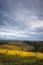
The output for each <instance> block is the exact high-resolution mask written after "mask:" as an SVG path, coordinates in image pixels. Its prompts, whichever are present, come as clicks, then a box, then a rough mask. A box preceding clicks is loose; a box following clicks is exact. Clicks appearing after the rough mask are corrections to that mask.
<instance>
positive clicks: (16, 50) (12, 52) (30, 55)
mask: <svg viewBox="0 0 43 65" xmlns="http://www.w3.org/2000/svg"><path fill="white" fill-rule="evenodd" d="M32 49H34V47H33V45H30V44H29V45H28V44H27V43H24V42H8V43H7V44H4V43H3V44H0V65H19V64H20V65H33V64H34V65H36V64H37V65H43V53H41V52H38V51H37V56H36V52H32V51H30V50H32Z"/></svg>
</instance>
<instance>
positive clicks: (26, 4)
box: [0, 0, 43, 41]
mask: <svg viewBox="0 0 43 65" xmlns="http://www.w3.org/2000/svg"><path fill="white" fill-rule="evenodd" d="M1 39H14V40H42V41H43V0H0V40H1Z"/></svg>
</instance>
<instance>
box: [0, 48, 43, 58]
mask: <svg viewBox="0 0 43 65" xmlns="http://www.w3.org/2000/svg"><path fill="white" fill-rule="evenodd" d="M0 53H4V54H7V55H16V54H18V55H20V56H22V57H25V56H36V53H35V52H25V51H20V50H6V49H0ZM37 58H41V59H43V53H39V52H37Z"/></svg>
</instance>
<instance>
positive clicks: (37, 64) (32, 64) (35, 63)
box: [0, 54, 43, 65]
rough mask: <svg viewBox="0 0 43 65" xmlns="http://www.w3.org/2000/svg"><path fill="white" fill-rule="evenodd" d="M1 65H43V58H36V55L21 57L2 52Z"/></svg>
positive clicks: (0, 56) (0, 55)
mask: <svg viewBox="0 0 43 65" xmlns="http://www.w3.org/2000/svg"><path fill="white" fill-rule="evenodd" d="M0 65H43V59H41V60H39V59H37V60H36V57H24V58H23V57H20V56H19V55H16V56H14V55H13V56H11V55H10V56H8V55H5V54H0Z"/></svg>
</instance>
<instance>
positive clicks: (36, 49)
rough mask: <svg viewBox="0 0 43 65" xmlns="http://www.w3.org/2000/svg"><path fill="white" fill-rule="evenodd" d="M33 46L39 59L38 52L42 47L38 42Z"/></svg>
mask: <svg viewBox="0 0 43 65" xmlns="http://www.w3.org/2000/svg"><path fill="white" fill-rule="evenodd" d="M33 46H34V52H36V57H37V51H38V49H39V47H40V45H39V44H38V42H34V43H33Z"/></svg>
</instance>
